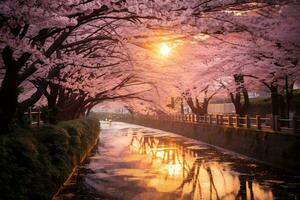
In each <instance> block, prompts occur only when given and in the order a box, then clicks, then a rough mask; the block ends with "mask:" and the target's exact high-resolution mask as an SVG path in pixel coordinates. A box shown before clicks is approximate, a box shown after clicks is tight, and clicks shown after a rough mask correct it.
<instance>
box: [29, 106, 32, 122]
mask: <svg viewBox="0 0 300 200" xmlns="http://www.w3.org/2000/svg"><path fill="white" fill-rule="evenodd" d="M28 118H29V123H30V125H31V123H32V113H31V107H29V109H28Z"/></svg>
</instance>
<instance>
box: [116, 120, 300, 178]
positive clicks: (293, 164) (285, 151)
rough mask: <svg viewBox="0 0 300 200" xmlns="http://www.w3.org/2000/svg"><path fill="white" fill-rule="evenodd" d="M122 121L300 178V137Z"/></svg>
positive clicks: (185, 125)
mask: <svg viewBox="0 0 300 200" xmlns="http://www.w3.org/2000/svg"><path fill="white" fill-rule="evenodd" d="M121 121H124V122H129V123H133V124H138V125H142V126H147V127H151V128H157V129H160V130H164V131H170V132H174V133H177V134H180V135H183V136H185V137H189V138H193V139H197V140H199V141H202V142H205V143H208V144H212V145H215V146H219V147H222V148H225V149H228V150H231V151H233V152H236V153H240V154H243V155H246V156H249V157H252V158H254V159H257V160H260V161H263V162H266V163H269V164H271V165H274V166H277V167H280V168H283V169H286V170H287V171H290V172H293V173H296V174H300V159H299V158H300V136H299V135H293V134H283V133H271V132H264V131H258V130H252V129H245V128H232V127H221V126H216V125H210V124H196V123H194V124H193V123H185V122H176V121H158V120H148V119H147V120H145V119H133V118H132V119H122V120H121Z"/></svg>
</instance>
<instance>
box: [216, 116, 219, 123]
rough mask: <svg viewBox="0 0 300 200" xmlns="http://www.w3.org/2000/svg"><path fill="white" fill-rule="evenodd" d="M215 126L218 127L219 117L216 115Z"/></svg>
mask: <svg viewBox="0 0 300 200" xmlns="http://www.w3.org/2000/svg"><path fill="white" fill-rule="evenodd" d="M216 124H217V125H219V115H218V114H217V115H216Z"/></svg>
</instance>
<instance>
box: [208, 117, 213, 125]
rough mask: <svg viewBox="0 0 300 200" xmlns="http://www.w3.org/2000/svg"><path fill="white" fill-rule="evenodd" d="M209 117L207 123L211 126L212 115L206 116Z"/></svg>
mask: <svg viewBox="0 0 300 200" xmlns="http://www.w3.org/2000/svg"><path fill="white" fill-rule="evenodd" d="M208 117H209V123H210V124H212V115H208Z"/></svg>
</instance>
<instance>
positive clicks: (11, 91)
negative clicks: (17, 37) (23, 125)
mask: <svg viewBox="0 0 300 200" xmlns="http://www.w3.org/2000/svg"><path fill="white" fill-rule="evenodd" d="M12 54H13V51H12V50H11V49H10V48H9V47H6V48H5V49H4V50H3V52H2V57H3V61H4V64H5V67H6V73H5V76H4V79H3V81H2V84H1V88H0V129H2V130H3V131H0V132H1V133H4V131H7V130H8V128H9V126H10V125H11V123H12V121H13V118H14V116H15V114H16V110H17V100H18V86H17V75H18V67H17V63H16V62H15V61H14V60H13V58H12Z"/></svg>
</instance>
